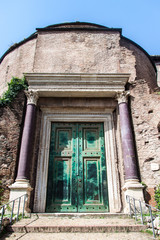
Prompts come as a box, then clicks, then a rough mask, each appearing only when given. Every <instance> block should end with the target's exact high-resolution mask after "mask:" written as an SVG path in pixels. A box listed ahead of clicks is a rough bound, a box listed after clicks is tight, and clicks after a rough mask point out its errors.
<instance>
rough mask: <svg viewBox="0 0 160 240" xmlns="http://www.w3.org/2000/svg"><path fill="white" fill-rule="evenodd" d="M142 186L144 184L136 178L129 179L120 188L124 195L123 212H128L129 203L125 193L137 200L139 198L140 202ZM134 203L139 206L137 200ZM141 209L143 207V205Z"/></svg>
mask: <svg viewBox="0 0 160 240" xmlns="http://www.w3.org/2000/svg"><path fill="white" fill-rule="evenodd" d="M143 188H144V186H143V185H142V184H141V183H140V182H139V180H138V179H130V180H127V181H126V182H125V184H124V186H123V188H122V189H123V191H124V196H125V208H124V212H125V213H129V204H128V203H127V201H126V196H127V195H128V196H130V197H133V198H135V199H137V200H140V201H141V202H142V203H144V195H143ZM135 203H136V207H137V208H139V202H138V201H136V202H135ZM142 205H143V204H142ZM142 207H143V206H142ZM143 209H145V205H144V207H143Z"/></svg>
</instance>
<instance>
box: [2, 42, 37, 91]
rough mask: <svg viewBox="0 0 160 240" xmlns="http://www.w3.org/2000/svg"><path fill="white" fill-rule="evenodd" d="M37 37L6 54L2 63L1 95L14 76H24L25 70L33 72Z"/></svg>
mask: <svg viewBox="0 0 160 240" xmlns="http://www.w3.org/2000/svg"><path fill="white" fill-rule="evenodd" d="M35 47H36V39H33V40H30V41H28V42H26V43H25V44H23V45H21V46H19V47H18V48H16V49H15V50H14V51H12V52H10V53H9V54H8V55H6V56H5V58H4V59H3V61H2V62H1V64H0V95H2V93H3V92H4V91H5V90H6V89H7V82H10V80H11V78H12V77H19V78H21V77H23V73H25V72H33V63H34V54H35Z"/></svg>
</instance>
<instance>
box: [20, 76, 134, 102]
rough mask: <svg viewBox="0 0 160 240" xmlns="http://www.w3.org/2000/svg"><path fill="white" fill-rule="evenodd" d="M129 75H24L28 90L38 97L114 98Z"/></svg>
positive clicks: (121, 90)
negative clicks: (35, 92) (35, 93)
mask: <svg viewBox="0 0 160 240" xmlns="http://www.w3.org/2000/svg"><path fill="white" fill-rule="evenodd" d="M129 77H130V74H128V73H123V74H116V73H113V74H111V73H110V74H56V73H26V74H25V78H26V80H27V82H28V84H29V90H32V91H37V92H38V95H39V97H115V96H116V94H117V92H123V91H124V90H125V85H126V83H127V81H128V80H129Z"/></svg>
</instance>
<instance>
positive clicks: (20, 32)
mask: <svg viewBox="0 0 160 240" xmlns="http://www.w3.org/2000/svg"><path fill="white" fill-rule="evenodd" d="M75 21H80V22H91V23H96V24H101V25H104V26H106V27H113V28H122V35H123V36H125V37H127V38H129V39H131V40H132V41H134V42H136V43H137V44H138V45H140V46H141V47H142V48H144V49H145V50H146V51H147V52H148V53H149V54H150V55H160V0H0V30H1V31H0V32H1V33H0V57H1V56H2V55H3V54H4V53H5V52H6V51H7V49H8V48H9V47H10V46H12V45H13V44H14V43H18V42H20V41H22V40H23V39H25V38H27V37H28V36H30V35H31V34H32V33H34V32H35V31H36V28H41V27H46V26H48V25H53V24H57V23H64V22H75Z"/></svg>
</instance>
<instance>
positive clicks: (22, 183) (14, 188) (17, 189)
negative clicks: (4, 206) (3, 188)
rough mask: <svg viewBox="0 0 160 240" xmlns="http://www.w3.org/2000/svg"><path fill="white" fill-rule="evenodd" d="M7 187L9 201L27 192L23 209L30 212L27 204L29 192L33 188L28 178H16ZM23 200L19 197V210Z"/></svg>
mask: <svg viewBox="0 0 160 240" xmlns="http://www.w3.org/2000/svg"><path fill="white" fill-rule="evenodd" d="M9 188H10V197H9V201H12V200H14V199H16V198H19V197H21V196H22V195H24V194H28V197H27V199H26V206H25V211H26V212H31V211H30V209H29V208H28V206H29V200H30V192H31V191H32V190H33V188H31V185H30V183H29V180H26V179H17V180H16V181H15V182H14V183H13V184H12V185H11V186H9ZM23 200H24V198H22V199H21V205H20V206H21V207H20V212H21V209H22V203H23ZM17 203H18V201H17ZM17 203H16V204H15V208H14V212H15V211H16V208H17Z"/></svg>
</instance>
